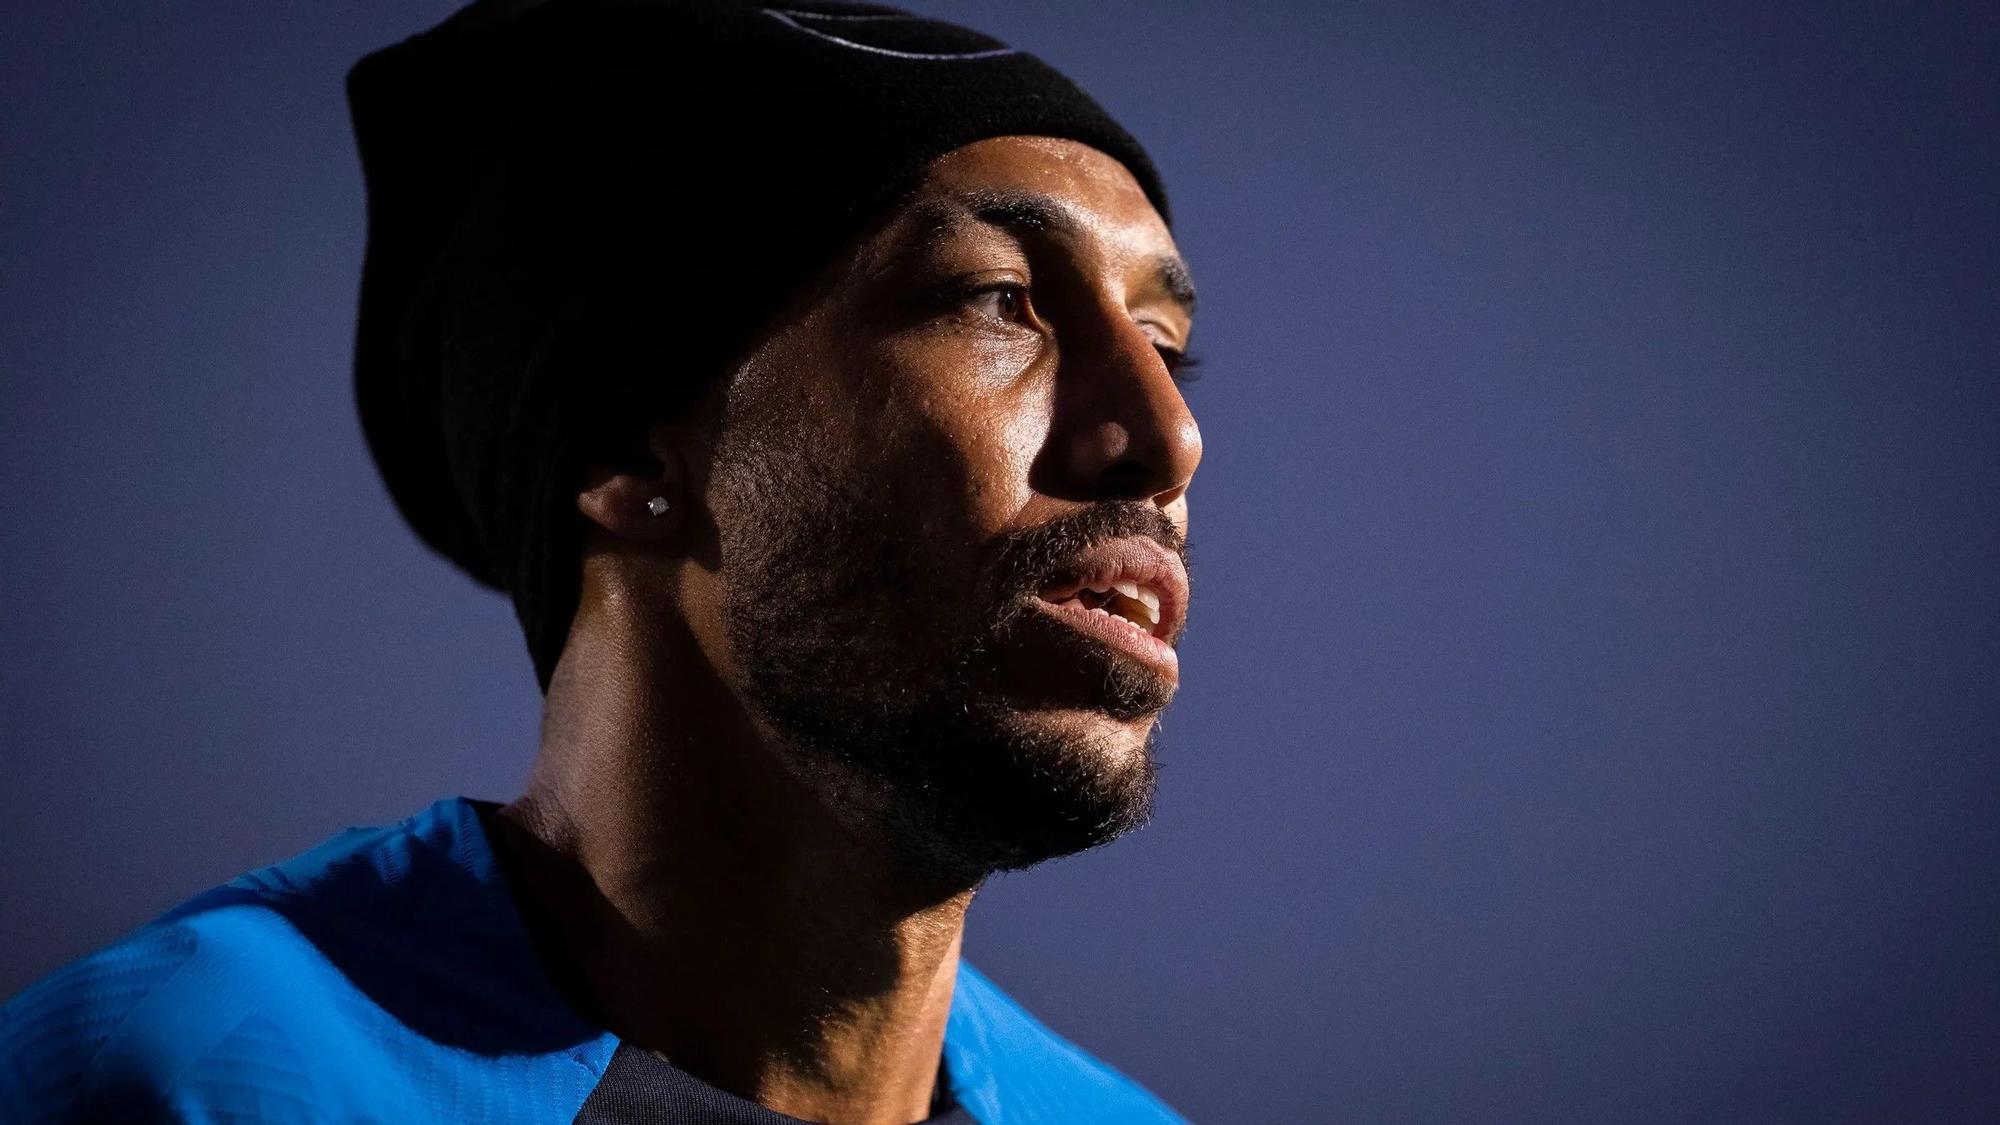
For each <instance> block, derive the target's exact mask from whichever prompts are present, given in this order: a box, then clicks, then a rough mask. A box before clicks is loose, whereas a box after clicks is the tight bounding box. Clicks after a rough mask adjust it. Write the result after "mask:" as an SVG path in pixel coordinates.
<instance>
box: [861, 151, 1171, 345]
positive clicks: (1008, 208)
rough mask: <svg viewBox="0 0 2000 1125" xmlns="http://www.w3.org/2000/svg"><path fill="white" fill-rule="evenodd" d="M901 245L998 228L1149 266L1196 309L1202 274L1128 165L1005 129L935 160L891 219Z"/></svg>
mask: <svg viewBox="0 0 2000 1125" xmlns="http://www.w3.org/2000/svg"><path fill="white" fill-rule="evenodd" d="M886 233H888V234H889V235H890V237H891V239H892V240H893V242H892V246H891V248H890V249H891V252H892V253H897V252H906V251H912V250H922V249H926V248H930V247H934V246H936V245H939V244H941V243H946V242H949V241H950V240H952V239H954V238H959V237H966V236H970V235H977V234H982V233H998V234H1003V235H1006V236H1009V237H1012V238H1015V239H1019V240H1029V239H1032V240H1036V241H1043V242H1049V243H1055V244H1062V245H1066V246H1068V247H1070V248H1072V249H1073V250H1076V251H1087V252H1091V253H1096V254H1102V255H1106V256H1108V257H1111V258H1114V259H1122V260H1126V261H1129V262H1132V263H1135V264H1139V265H1143V266H1145V267H1146V268H1148V269H1150V270H1151V271H1152V272H1154V273H1155V274H1157V276H1158V279H1159V282H1160V286H1161V288H1162V290H1163V291H1164V293H1165V295H1166V296H1167V297H1168V298H1170V299H1171V300H1173V301H1175V302H1176V303H1178V304H1180V305H1182V306H1183V307H1184V308H1185V310H1186V311H1187V312H1188V313H1189V315H1192V314H1193V312H1194V283H1193V279H1192V276H1191V274H1190V273H1189V271H1188V268H1187V264H1186V263H1185V262H1184V261H1182V259H1181V257H1180V254H1179V252H1178V251H1177V250H1176V248H1175V246H1174V241H1173V236H1172V235H1171V234H1170V233H1169V232H1168V230H1167V227H1166V223H1165V222H1164V221H1162V220H1161V218H1160V215H1159V212H1158V211H1157V210H1156V209H1154V207H1153V205H1152V203H1151V201H1150V200H1148V199H1147V198H1146V194H1145V192H1144V191H1143V190H1141V189H1140V187H1139V185H1138V182H1137V181H1136V180H1134V179H1133V178H1132V175H1131V173H1130V172H1128V171H1126V170H1125V167H1124V166H1123V165H1122V164H1119V163H1118V162H1117V161H1116V160H1113V159H1112V158H1111V157H1109V156H1106V155H1105V154H1103V153H1101V152H1098V151H1097V150H1095V149H1092V148H1090V147H1088V146H1085V145H1081V144H1077V143H1076V142H1073V141H1059V140H1053V139H1050V138H1044V137H1001V138H995V139H993V140H988V141H981V142H978V143H976V144H972V145H967V146H965V147H964V148H961V149H956V150H954V151H952V152H951V153H948V154H946V155H945V156H943V157H941V158H939V159H938V160H937V161H936V162H934V164H933V165H932V167H931V169H930V172H929V174H928V175H926V177H925V178H924V180H923V182H922V183H921V184H920V185H919V186H918V187H917V189H916V190H915V191H914V192H913V193H912V194H911V196H910V198H909V199H908V200H906V201H905V203H904V205H903V208H902V209H901V210H900V212H899V213H898V214H897V215H896V217H895V218H894V220H893V221H892V222H891V223H890V224H889V227H888V230H887V232H886Z"/></svg>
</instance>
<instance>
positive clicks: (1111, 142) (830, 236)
mask: <svg viewBox="0 0 2000 1125" xmlns="http://www.w3.org/2000/svg"><path fill="white" fill-rule="evenodd" d="M347 89H348V101H349V104H350V106H351V108H352V111H353V114H354V129H355V134H356V137H357V139H358V143H359V146H360V150H361V165H362V171H363V174H364V176H365V178H366V180H367V189H368V247H367V259H366V263H365V265H364V266H363V268H362V274H361V301H360V324H359V327H358V330H357V334H356V335H357V338H356V342H355V355H354V383H355V396H356V399H357V402H358V404H359V408H360V413H361V422H362V428H363V430H364V431H365V432H366V434H367V437H368V444H369V448H370V450H371V451H372V452H373V454H374V457H375V462H376V464H377V466H378V467H379V468H380V469H381V471H382V476H383V478H384V479H385V480H386V481H387V483H388V486H389V492H390V494H391V495H392V496H393V497H394V498H395V501H396V505H397V507H398V508H399V509H400V510H401V511H402V513H403V516H404V518H405V519H407V520H408V521H409V522H410V525H411V526H412V527H414V528H415V529H416V532H417V534H418V535H420V536H421V537H422V538H423V540H424V542H425V543H427V544H429V545H430V546H431V547H432V548H433V549H435V550H437V551H438V552H439V553H441V554H443V555H444V556H445V557H447V558H449V559H450V560H452V561H453V562H454V563H456V564H458V566H459V567H461V568H463V569H464V570H465V571H466V572H467V573H468V574H470V575H471V576H472V577H473V578H475V579H477V580H478V581H480V582H482V583H484V584H486V585H489V586H493V587H496V588H498V589H502V590H505V591H507V592H508V593H509V594H510V595H511V596H512V597H513V600H514V606H515V610H516V612H517V613H518V614H519V616H520V619H521V625H522V628H523V629H524V630H526V633H527V639H528V650H529V653H530V654H531V655H532V656H533V658H534V662H535V674H536V676H537V678H538V679H539V680H540V681H541V684H542V687H543V689H544V690H546V689H547V687H548V684H549V677H550V675H551V673H552V672H553V671H554V669H555V664H556V658H557V657H558V656H559V655H561V652H562V648H563V644H564V643H565V641H566V640H567V638H568V635H569V627H570V621H571V618H572V617H574V616H575V613H576V607H577V597H578V593H579V589H578V588H579V585H580V581H581V579H580V572H581V570H580V568H581V546H582V537H581V524H580V519H581V517H580V516H579V515H578V513H577V511H576V493H577V490H578V489H579V487H580V485H581V479H582V473H583V470H584V469H585V468H586V467H587V464H588V462H589V459H590V458H591V457H593V456H603V455H604V454H605V453H606V452H607V449H608V443H609V442H611V441H613V440H616V439H617V438H619V437H621V436H623V437H625V438H630V437H632V436H633V435H635V434H636V433H642V432H643V429H644V425H645V424H646V423H648V422H650V421H653V420H657V419H660V418H663V417H665V416H667V415H668V414H669V413H670V412H672V411H674V410H676V409H679V408H681V407H683V406H685V405H687V404H689V403H691V402H693V401H695V400H697V399H699V398H700V397H701V396H702V395H703V394H705V393H707V391H708V390H709V389H710V388H711V387H712V386H713V385H714V384H715V382H716V380H718V379H719V378H720V377H721V376H722V375H724V374H725V373H726V371H727V370H728V369H729V367H730V365H731V362H732V361H733V360H735V359H738V358H740V356H741V355H742V353H743V352H745V351H746V350H747V349H748V348H749V347H750V346H751V345H752V344H753V343H754V341H755V337H756V334H757V332H758V330H759V329H760V328H761V327H762V326H763V325H765V324H766V323H767V322H768V321H769V320H770V319H771V318H772V317H773V316H774V315H775V314H776V313H777V312H778V310H779V309H780V307H781V306H782V305H783V304H784V302H785V301H786V300H787V299H788V298H790V297H792V296H793V295H794V294H796V293H797V292H798V291H799V290H800V289H801V288H802V287H803V285H804V284H805V283H806V282H807V281H809V280H810V279H811V278H812V277H813V276H814V275H815V274H817V273H818V272H819V271H820V270H821V269H823V268H824V267H825V266H827V265H828V264H829V263H830V262H831V261H832V260H833V258H834V255H836V254H837V253H838V252H839V251H840V250H841V249H842V248H843V247H845V246H847V245H850V244H851V243H852V242H853V240H854V239H855V238H857V237H858V236H859V235H860V234H861V233H863V231H864V230H865V229H866V227H867V226H868V224H869V223H870V222H871V221H873V220H875V219H877V218H878V217H880V216H881V215H882V214H883V213H884V212H885V211H886V210H887V209H888V208H889V207H891V206H892V205H893V204H894V203H895V202H896V201H897V200H898V199H899V198H900V197H902V196H903V195H904V194H905V193H906V192H907V191H908V190H909V189H910V188H912V187H913V186H914V185H915V183H916V182H917V179H918V177H919V175H920V174H921V172H922V169H923V167H924V165H925V164H927V163H928V162H929V161H931V160H932V159H934V158H936V157H938V156H941V155H943V154H944V153H946V152H949V151H951V150H952V149H954V148H958V147H959V146H961V145H965V144H969V143H971V142H973V141H976V140H981V139H983V138H987V137H997V136H1010V135H1039V136H1050V137H1060V138H1066V139H1069V140H1076V141H1081V142H1083V143H1085V144H1088V145H1090V146H1092V147H1094V148H1097V149H1099V150H1101V151H1103V152H1105V153H1107V154H1109V155H1111V156H1113V157H1115V158H1117V159H1118V160H1120V161H1122V162H1123V163H1124V164H1125V166H1126V167H1127V168H1129V169H1130V170H1131V172H1132V174H1133V176H1134V177H1136V178H1137V180H1138V181H1139V184H1140V186H1141V187H1142V188H1144V190H1145V192H1146V194H1147V196H1148V198H1150V199H1151V200H1152V203H1153V205H1154V206H1155V207H1156V208H1158V209H1159V212H1160V214H1161V215H1162V216H1163V217H1164V216H1166V214H1167V201H1166V197H1165V193H1164V192H1163V191H1162V189H1161V186H1160V182H1159V177H1158V175H1157V173H1155V171H1154V170H1153V166H1152V164H1151V162H1150V161H1149V160H1147V158H1146V154H1145V153H1144V152H1143V151H1142V150H1141V149H1140V148H1139V146H1138V144H1137V142H1135V141H1134V140H1133V139H1132V138H1131V137H1130V136H1129V135H1128V134H1126V132H1125V131H1124V130H1123V129H1121V128H1119V127H1118V125H1117V123H1116V122H1114V121H1112V120H1111V119H1110V117H1109V116H1107V115H1106V114H1105V113H1104V111H1103V110H1102V109H1101V108H1099V107H1098V105H1097V104H1096V103H1095V102H1093V101H1092V100H1091V99H1090V98H1089V96H1087V95H1086V94H1084V93H1083V92H1082V91H1081V90H1079V89H1077V87H1076V86H1075V85H1074V84H1072V83H1071V82H1070V81H1069V80H1068V79H1066V78H1064V77H1063V76H1062V75H1060V74H1058V73H1056V72H1055V71H1054V70H1053V69H1051V68H1050V67H1049V66H1048V65H1047V64H1045V63H1043V62H1041V61H1040V60H1039V59H1036V58H1034V57H1033V56H1030V55H1028V54H1025V53H1023V52H1020V51H1016V50H1014V49H1012V48H1009V47H1007V46H1005V45H1004V44H1001V43H999V42H997V41H995V40H993V39H991V38H989V37H987V36H985V35H981V34H979V33H978V32H975V31H969V30H967V29H965V28H961V27H956V26H953V25H951V24H946V23H941V22H938V21H935V20H930V19H926V18H923V17H919V16H913V15H909V14H907V13H904V12H899V11H897V10H895V9H892V8H886V7H881V6H879V5H872V4H847V3H830V2H825V0H791V2H788V3H782V4H778V5H774V6H771V7H764V6H762V5H759V4H756V3H750V2H731V0H545V2H540V3H535V2H528V3H523V2H521V0H481V2H479V3H475V4H473V5H472V6H470V7H468V8H466V9H464V10H462V11H460V12H459V13H458V14H457V15H455V16H453V17H452V18H451V19H449V20H447V21H446V22H445V23H443V24H441V25H440V26H438V27H436V28H434V29H432V30H431V31H428V32H425V33H424V34H421V35H418V36H416V37H414V38H412V39H409V40H407V41H405V42H403V43H399V44H397V45H395V46H393V47H389V48H386V49H384V50H381V51H377V52H376V53H374V54H372V55H369V56H368V57H367V58H364V59H362V60H361V62H360V63H359V64H358V65H356V66H355V68H354V70H353V72H352V73H350V74H349V75H348V83H347Z"/></svg>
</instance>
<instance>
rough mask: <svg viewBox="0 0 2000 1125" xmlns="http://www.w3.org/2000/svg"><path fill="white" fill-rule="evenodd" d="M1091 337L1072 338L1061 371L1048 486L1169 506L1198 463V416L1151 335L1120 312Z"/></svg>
mask: <svg viewBox="0 0 2000 1125" xmlns="http://www.w3.org/2000/svg"><path fill="white" fill-rule="evenodd" d="M1092 335H1093V336H1094V337H1096V338H1094V339H1090V340H1086V341H1075V340H1074V339H1073V340H1072V341H1071V342H1070V344H1071V346H1070V347H1067V348H1065V349H1064V352H1063V356H1062V359H1061V361H1060V367H1059V369H1058V372H1057V386H1056V402H1055V412H1056V416H1055V418H1054V419H1053V422H1054V432H1053V433H1052V434H1051V437H1052V438H1054V441H1053V442H1052V443H1051V445H1052V448H1051V449H1050V452H1051V453H1053V454H1054V455H1055V456H1054V458H1053V460H1054V461H1055V464H1054V465H1053V466H1051V468H1052V469H1054V470H1055V473H1054V475H1055V476H1056V479H1055V480H1053V481H1051V482H1050V483H1051V484H1052V485H1053V486H1054V487H1053V488H1051V489H1050V491H1055V492H1058V493H1061V494H1066V495H1067V496H1068V497H1070V498H1074V499H1080V500H1100V501H1101V500H1149V501H1151V502H1152V503H1154V504H1155V505H1157V506H1159V507H1161V508H1165V507H1167V506H1168V505H1171V504H1173V503H1174V502H1176V501H1178V500H1179V499H1180V498H1181V497H1182V496H1184V495H1185V494H1186V492H1187V487H1188V482H1189V481H1190V480H1191V479H1193V477H1194V470H1195V466H1196V465H1198V464H1199V463H1200V462H1201V431H1200V429H1198V428H1197V427H1196V426H1195V421H1194V414H1193V413H1192V412H1191V411H1189V410H1188V405H1187V400H1186V399H1184V398H1183V397H1181V390H1180V384H1178V383H1176V382H1175V381H1174V378H1173V376H1172V374H1171V373H1169V372H1168V370H1167V365H1166V361H1165V360H1163V359H1162V358H1161V357H1160V354H1159V352H1158V350H1157V349H1156V348H1155V347H1154V344H1153V341H1152V340H1151V339H1150V338H1148V336H1147V335H1146V333H1145V332H1144V331H1143V330H1142V329H1141V328H1140V327H1139V326H1138V325H1137V324H1134V323H1133V322H1132V321H1131V319H1130V318H1129V317H1127V316H1126V315H1124V313H1123V311H1122V310H1120V312H1119V313H1118V315H1116V316H1114V317H1110V318H1108V323H1107V324H1106V326H1105V327H1104V328H1103V329H1102V330H1101V331H1099V332H1096V333H1093V334H1092ZM1079 343H1081V345H1082V346H1081V347H1079V346H1077V345H1078V344H1079Z"/></svg>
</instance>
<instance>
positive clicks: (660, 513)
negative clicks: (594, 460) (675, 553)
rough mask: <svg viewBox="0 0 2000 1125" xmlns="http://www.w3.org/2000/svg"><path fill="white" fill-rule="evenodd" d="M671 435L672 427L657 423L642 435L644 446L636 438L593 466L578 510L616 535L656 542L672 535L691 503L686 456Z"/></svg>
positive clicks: (585, 478)
mask: <svg viewBox="0 0 2000 1125" xmlns="http://www.w3.org/2000/svg"><path fill="white" fill-rule="evenodd" d="M673 438H674V433H673V430H672V428H671V427H668V426H657V427H654V428H653V429H652V430H651V431H649V432H648V433H647V434H646V436H645V443H644V445H643V447H641V446H640V445H639V443H638V442H634V443H633V448H631V449H630V450H628V451H622V452H620V453H617V454H615V455H614V456H613V457H612V458H610V459H608V461H606V462H603V463H598V464H593V465H591V466H590V468H589V469H587V470H586V471H585V472H584V475H583V488H582V490H581V491H579V492H578V493H577V494H576V507H577V510H578V511H580V512H582V513H583V515H584V518H585V519H588V520H589V521H590V522H592V523H594V524H596V525H597V526H599V527H601V528H603V529H604V530H606V531H608V532H610V533H611V534H613V535H616V536H617V537H619V538H620V539H630V540H633V541H634V542H639V543H659V542H662V541H664V540H666V539H668V538H671V537H672V536H673V534H674V532H676V531H678V530H679V529H680V527H681V524H682V522H683V519H684V516H685V513H686V511H687V507H688V505H689V504H690V503H691V502H692V493H691V490H690V489H689V487H688V480H687V471H686V460H685V459H684V458H683V457H682V456H681V451H680V450H678V449H676V448H674V441H673Z"/></svg>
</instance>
